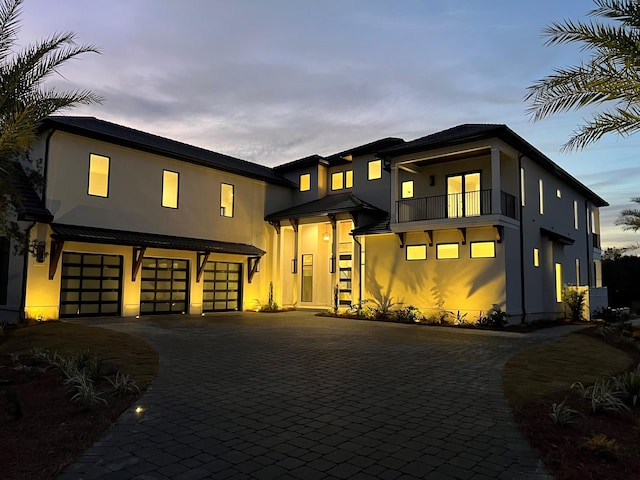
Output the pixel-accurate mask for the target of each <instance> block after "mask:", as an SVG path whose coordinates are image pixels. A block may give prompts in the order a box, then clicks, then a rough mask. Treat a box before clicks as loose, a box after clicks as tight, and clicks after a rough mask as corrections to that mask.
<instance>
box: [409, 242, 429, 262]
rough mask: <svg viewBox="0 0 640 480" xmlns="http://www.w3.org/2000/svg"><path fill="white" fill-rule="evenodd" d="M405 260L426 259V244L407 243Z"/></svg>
mask: <svg viewBox="0 0 640 480" xmlns="http://www.w3.org/2000/svg"><path fill="white" fill-rule="evenodd" d="M406 250H407V260H426V259H427V246H426V245H407V247H406Z"/></svg>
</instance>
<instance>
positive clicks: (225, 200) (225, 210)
mask: <svg viewBox="0 0 640 480" xmlns="http://www.w3.org/2000/svg"><path fill="white" fill-rule="evenodd" d="M220 215H221V216H223V217H233V185H229V184H228V183H221V184H220Z"/></svg>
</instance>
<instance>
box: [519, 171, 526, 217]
mask: <svg viewBox="0 0 640 480" xmlns="http://www.w3.org/2000/svg"><path fill="white" fill-rule="evenodd" d="M525 187H526V185H525V183H524V167H520V205H522V206H523V207H524V192H525V190H526V188H525Z"/></svg>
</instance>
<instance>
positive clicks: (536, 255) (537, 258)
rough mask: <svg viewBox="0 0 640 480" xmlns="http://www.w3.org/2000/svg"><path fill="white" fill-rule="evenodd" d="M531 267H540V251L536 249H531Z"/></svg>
mask: <svg viewBox="0 0 640 480" xmlns="http://www.w3.org/2000/svg"><path fill="white" fill-rule="evenodd" d="M533 266H534V267H539V266H540V250H538V249H537V248H534V249H533Z"/></svg>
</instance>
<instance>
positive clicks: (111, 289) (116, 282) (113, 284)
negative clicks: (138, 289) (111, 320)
mask: <svg viewBox="0 0 640 480" xmlns="http://www.w3.org/2000/svg"><path fill="white" fill-rule="evenodd" d="M121 287H122V257H121V256H119V255H95V254H89V253H69V252H65V253H63V254H62V282H61V287H60V316H61V317H72V316H91V315H120V297H121V294H122V288H121Z"/></svg>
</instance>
